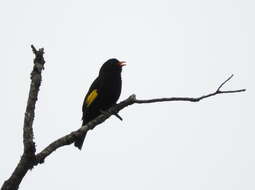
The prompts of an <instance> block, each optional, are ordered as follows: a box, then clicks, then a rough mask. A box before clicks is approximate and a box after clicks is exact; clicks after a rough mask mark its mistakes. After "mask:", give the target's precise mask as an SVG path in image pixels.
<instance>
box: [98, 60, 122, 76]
mask: <svg viewBox="0 0 255 190" xmlns="http://www.w3.org/2000/svg"><path fill="white" fill-rule="evenodd" d="M125 63H126V62H125V61H119V60H118V59H115V58H112V59H109V60H107V61H106V62H105V63H104V64H103V65H102V67H101V69H100V72H99V74H102V73H111V74H114V73H121V71H122V67H123V66H125V65H126V64H125Z"/></svg>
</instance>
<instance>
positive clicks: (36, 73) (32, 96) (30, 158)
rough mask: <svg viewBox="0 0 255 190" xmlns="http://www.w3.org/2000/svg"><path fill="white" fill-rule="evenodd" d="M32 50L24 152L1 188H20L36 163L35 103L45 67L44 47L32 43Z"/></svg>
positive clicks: (9, 189) (11, 189) (24, 130)
mask: <svg viewBox="0 0 255 190" xmlns="http://www.w3.org/2000/svg"><path fill="white" fill-rule="evenodd" d="M31 48H32V51H33V53H34V54H35V59H34V67H33V70H32V72H31V84H30V90H29V96H28V101H27V107H26V112H25V118H24V124H23V144H24V152H23V154H22V156H21V159H20V161H19V163H18V165H17V166H16V168H15V170H14V172H13V173H12V175H11V177H10V178H9V179H8V180H6V181H5V182H4V184H3V186H2V187H1V190H15V189H18V187H19V184H20V182H21V181H22V179H23V177H24V176H25V175H26V173H27V171H28V170H29V169H32V168H33V166H34V163H35V152H36V149H35V143H34V141H33V138H34V133H33V121H34V112H35V104H36V101H37V97H38V92H39V88H40V85H41V71H42V69H43V67H44V63H45V61H44V58H43V54H44V51H43V49H39V50H38V51H37V50H36V48H35V47H34V46H33V45H31Z"/></svg>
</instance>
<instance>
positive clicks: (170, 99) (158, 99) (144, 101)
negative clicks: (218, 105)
mask: <svg viewBox="0 0 255 190" xmlns="http://www.w3.org/2000/svg"><path fill="white" fill-rule="evenodd" d="M233 76H234V75H233V74H232V75H231V76H230V77H229V78H228V79H227V80H225V81H224V82H223V83H221V85H220V86H219V87H218V88H217V90H216V91H215V92H213V93H209V94H206V95H203V96H200V97H197V98H191V97H171V98H156V99H148V100H136V101H135V103H137V104H145V103H156V102H170V101H188V102H199V101H200V100H202V99H205V98H209V97H211V96H215V95H218V94H229V93H238V92H244V91H246V89H240V90H224V91H221V90H220V89H221V88H222V87H223V86H224V84H226V83H227V82H228V81H229V80H230V79H231V78H232V77H233Z"/></svg>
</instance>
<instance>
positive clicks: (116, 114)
mask: <svg viewBox="0 0 255 190" xmlns="http://www.w3.org/2000/svg"><path fill="white" fill-rule="evenodd" d="M100 112H101V113H102V114H104V115H111V114H110V113H109V112H108V111H107V110H100ZM113 115H114V116H116V117H117V118H118V119H119V120H121V121H122V120H123V119H122V117H121V116H120V115H119V114H118V113H113Z"/></svg>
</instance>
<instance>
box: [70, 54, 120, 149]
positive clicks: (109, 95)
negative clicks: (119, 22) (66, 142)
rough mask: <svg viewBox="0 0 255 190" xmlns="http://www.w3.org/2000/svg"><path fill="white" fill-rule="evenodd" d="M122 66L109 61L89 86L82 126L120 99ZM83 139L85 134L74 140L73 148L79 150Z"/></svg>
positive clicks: (116, 62) (83, 109) (115, 61)
mask: <svg viewBox="0 0 255 190" xmlns="http://www.w3.org/2000/svg"><path fill="white" fill-rule="evenodd" d="M124 65H125V61H119V60H117V59H115V58H113V59H109V60H108V61H106V62H105V63H104V64H103V65H102V67H101V69H100V71H99V75H98V77H97V78H96V79H95V80H94V82H93V83H92V85H91V86H90V88H89V91H88V93H87V95H86V97H85V99H84V102H83V106H82V112H83V115H82V125H86V124H87V123H88V122H90V121H91V120H93V119H95V118H96V117H97V116H98V115H100V114H101V113H102V111H104V110H107V109H109V108H110V107H111V106H113V105H114V104H116V102H117V100H118V99H119V97H120V92H121V83H122V82H121V71H122V66H124ZM85 137H86V134H84V135H83V136H82V137H81V138H79V139H78V140H76V141H75V143H74V146H76V147H77V148H79V149H80V150H81V148H82V145H83V141H84V139H85Z"/></svg>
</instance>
